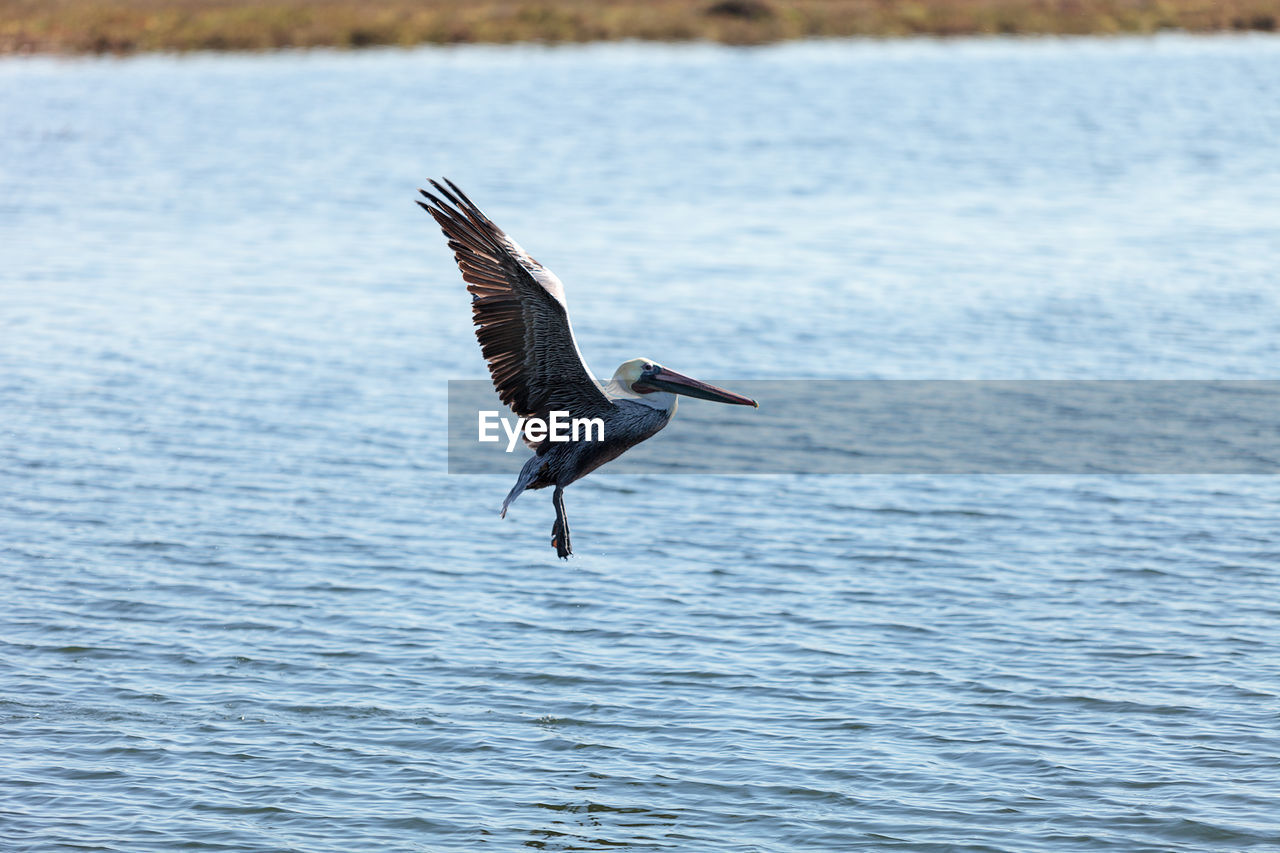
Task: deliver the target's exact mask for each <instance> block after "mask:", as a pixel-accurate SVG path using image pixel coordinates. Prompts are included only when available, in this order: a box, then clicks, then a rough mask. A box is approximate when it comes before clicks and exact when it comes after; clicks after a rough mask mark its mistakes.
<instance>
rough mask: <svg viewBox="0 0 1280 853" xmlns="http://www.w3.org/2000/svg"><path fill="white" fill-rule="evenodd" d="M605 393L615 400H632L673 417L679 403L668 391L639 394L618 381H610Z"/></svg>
mask: <svg viewBox="0 0 1280 853" xmlns="http://www.w3.org/2000/svg"><path fill="white" fill-rule="evenodd" d="M605 393H607V394H608V395H609V396H610V397H611V398H613V399H615V400H631V401H633V402H636V403H643V404H644V405H646V406H649V407H651V408H654V409H660V410H663V411H666V412H669V413H671V414H673V415H674V414H675V413H676V403H677V402H678V401H677V398H676V395H675V394H672V393H670V392H668V391H654V392H653V393H652V394H637V393H636V392H635V391H632V390H631V389H630V388H628V387H626V386H625V385H624V384H623V383H621V382H619V381H618V380H617V379H610V380H609V384H608V385H606V386H605Z"/></svg>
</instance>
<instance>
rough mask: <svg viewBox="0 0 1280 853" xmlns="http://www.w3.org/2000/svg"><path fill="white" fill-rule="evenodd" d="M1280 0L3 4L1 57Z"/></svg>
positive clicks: (763, 31) (1158, 16)
mask: <svg viewBox="0 0 1280 853" xmlns="http://www.w3.org/2000/svg"><path fill="white" fill-rule="evenodd" d="M1278 21H1280V0H701V2H697V1H696V0H695V1H694V2H689V0H172V1H171V2H164V0H0V53H27V52H53V53H130V52H134V51H148V50H169V51H186V50H262V49H268V48H280V47H318V46H333V47H365V46H369V45H405V46H408V45H415V44H453V43H461V42H498V43H502V42H522V41H535V42H586V41H607V40H614V39H645V40H655V41H685V40H690V39H706V40H710V41H718V42H724V43H728V44H761V43H765V42H773V41H781V40H784V39H795V38H807V37H820V36H900V35H943V36H947V35H968V34H1016V33H1025V34H1050V33H1061V34H1076V33H1079V34H1083V33H1150V32H1155V31H1157V30H1162V29H1181V30H1188V31H1192V32H1205V31H1215V30H1245V29H1253V30H1274V29H1275V28H1276V26H1277V22H1278Z"/></svg>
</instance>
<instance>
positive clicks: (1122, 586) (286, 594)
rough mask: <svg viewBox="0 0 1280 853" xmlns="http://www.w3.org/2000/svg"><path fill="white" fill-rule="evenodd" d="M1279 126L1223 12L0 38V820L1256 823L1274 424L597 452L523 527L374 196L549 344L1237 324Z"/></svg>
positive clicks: (1036, 838)
mask: <svg viewBox="0 0 1280 853" xmlns="http://www.w3.org/2000/svg"><path fill="white" fill-rule="evenodd" d="M1277 140H1280V40H1276V39H1274V38H1262V37H1258V38H1241V39H1236V38H1206V39H1188V38H1179V37H1169V38H1161V39H1157V40H1152V41H1126V40H1115V41H1088V40H1085V41H1053V40H1046V41H1038V42H1026V43H1023V42H964V41H961V42H948V43H929V42H921V43H914V42H903V43H813V44H802V45H787V46H781V47H773V48H765V49H753V50H740V49H728V48H719V47H710V46H685V47H674V48H669V47H658V46H627V45H622V46H617V45H615V46H605V47H585V48H563V49H539V48H509V49H490V48H474V49H457V50H422V51H413V52H397V51H388V52H368V53H355V54H340V53H326V52H317V53H309V54H283V55H263V56H248V57H243V56H226V57H223V56H193V57H188V58H170V57H157V58H140V59H130V60H125V61H117V60H106V61H96V60H95V61H52V60H6V61H4V62H0V261H2V262H0V285H2V286H0V566H2V572H3V574H2V577H3V597H2V599H0V641H2V643H0V732H3V748H2V749H0V847H3V849H5V850H55V849H56V850H63V849H77V850H114V851H152V850H155V851H168V850H227V851H278V850H299V851H356V850H396V851H400V850H404V851H408V850H414V851H469V850H476V849H494V850H510V849H518V848H521V847H532V848H540V849H547V850H605V849H618V850H633V851H647V850H690V851H703V850H707V851H711V850H714V851H792V850H796V851H798V850H806V851H808V850H812V851H829V850H845V849H872V850H879V849H884V850H893V849H903V850H907V849H916V850H939V849H952V850H1006V851H1051V850H1052V851H1057V850H1080V851H1086V850H1088V851H1093V850H1115V851H1139V850H1151V851H1157V850H1158V851H1166V850H1203V851H1224V850H1246V849H1248V850H1262V849H1280V769H1278V768H1280V734H1278V733H1277V721H1280V701H1278V696H1280V648H1278V645H1280V644H1278V642H1277V641H1278V640H1280V630H1278V626H1280V605H1278V604H1277V597H1278V596H1280V583H1278V579H1280V574H1278V570H1277V564H1278V563H1280V524H1278V523H1277V521H1278V519H1280V482H1278V481H1277V480H1276V479H1275V478H1272V477H1227V476H1217V477H1177V476H1165V477H1112V478H1107V477H1086V476H1041V477H1033V476H1026V477H996V476H989V477H973V476H969V477H960V476H951V477H946V476H928V475H918V476H909V477H822V476H771V477H755V478H753V477H708V476H658V475H648V476H631V477H627V476H612V477H611V476H608V475H606V474H605V473H603V472H601V473H600V474H597V475H593V476H592V477H591V478H589V479H587V480H586V481H584V482H582V483H580V484H577V485H575V486H573V487H572V488H571V489H570V490H569V491H568V493H567V499H568V508H569V513H570V516H571V518H572V520H573V523H574V544H575V548H576V551H577V552H578V553H577V556H576V557H575V558H574V559H573V560H572V561H570V562H569V563H567V564H566V563H561V562H559V561H557V560H556V559H555V557H554V553H553V552H552V550H551V549H550V548H549V547H548V538H549V537H548V534H549V530H550V526H551V520H552V511H551V506H550V501H549V500H548V499H547V496H546V493H545V492H538V493H531V494H528V495H526V496H525V497H523V498H522V499H521V500H520V501H519V502H518V503H517V504H516V505H515V507H514V508H513V511H512V514H511V515H510V516H509V517H508V518H507V519H505V520H499V519H498V517H497V508H498V505H499V504H500V502H501V498H502V497H503V495H504V494H505V492H506V490H507V488H508V486H509V480H508V479H507V478H505V477H494V476H485V477H460V476H447V475H446V474H445V473H444V469H445V444H444V429H445V413H444V404H445V390H446V382H447V380H448V379H450V378H469V377H477V376H483V366H482V364H481V361H480V357H479V352H478V348H477V347H476V344H475V341H474V339H473V337H472V335H471V331H470V316H469V313H470V312H469V308H468V304H467V297H466V295H465V293H464V292H463V290H462V286H461V283H460V281H459V279H458V274H457V271H456V269H455V268H454V267H453V265H452V261H451V258H450V255H449V252H448V251H447V250H446V248H445V247H444V245H443V241H442V240H441V238H440V236H439V234H438V232H436V231H435V230H434V228H433V227H432V224H431V223H430V221H429V220H428V219H427V217H426V216H425V215H424V214H423V213H422V212H421V211H420V210H418V209H417V208H416V207H415V206H414V205H413V190H414V188H415V187H416V186H418V185H420V184H421V183H422V182H423V181H424V180H425V179H426V178H427V177H429V176H436V175H441V174H445V175H449V176H450V177H452V178H454V179H455V180H457V181H458V182H459V183H460V184H462V185H463V186H464V187H465V188H466V189H467V190H468V191H469V192H470V193H471V194H472V195H473V197H474V198H476V200H477V201H479V202H480V203H481V204H482V205H483V206H484V207H485V208H486V209H487V211H488V212H489V213H490V215H491V216H492V217H493V218H494V219H495V220H497V221H498V222H499V223H500V224H502V225H503V226H504V227H506V228H507V230H509V231H510V232H511V233H512V234H513V235H514V236H516V238H517V239H519V240H520V241H521V242H522V243H523V244H524V245H525V246H526V247H527V248H529V249H530V251H531V252H533V254H534V255H535V256H537V257H538V258H539V259H540V260H542V261H543V262H544V263H546V264H548V265H549V266H550V267H551V268H552V269H554V270H555V271H556V272H558V273H559V275H560V276H561V278H563V279H564V281H565V282H566V285H567V287H568V291H569V298H570V304H571V305H572V306H573V311H574V320H575V326H576V328H577V331H578V337H579V342H580V344H581V346H582V348H583V351H584V353H585V354H586V356H587V358H588V360H589V361H591V363H592V365H593V366H594V367H595V369H596V370H597V372H600V373H605V374H608V373H611V372H612V369H613V367H614V365H616V364H618V363H619V362H621V361H622V360H624V359H626V358H629V357H631V356H634V355H636V354H644V355H648V356H653V357H657V358H659V359H661V360H662V361H663V362H664V363H666V364H669V365H671V366H672V367H675V368H676V369H678V370H682V371H686V372H689V373H691V374H693V375H702V376H707V377H714V378H718V379H724V380H730V379H733V378H735V377H738V378H742V379H779V378H792V377H808V378H872V377H874V378H891V379H893V378H930V379H957V378H992V379H1014V378H1129V379H1141V378H1169V379H1172V378H1182V379H1190V378H1224V379H1225V378H1244V379H1275V378H1278V377H1277V372H1276V365H1277V363H1280V296H1278V294H1280V287H1278V286H1280V277H1278V276H1280V274H1278V273H1277V270H1280V157H1278V156H1277V147H1276V144H1277ZM687 405H688V406H699V405H709V404H702V403H697V402H691V403H689V404H687ZM850 428H851V429H856V425H850ZM680 429H681V420H680V418H679V416H677V418H676V420H675V421H674V423H673V425H672V426H671V427H670V428H669V429H668V431H667V433H666V434H664V436H663V437H662V438H661V439H660V440H662V441H668V442H673V443H678V442H679V441H680ZM671 446H673V447H675V446H678V445H677V444H672V445H671ZM759 452H760V453H761V454H762V455H764V454H768V453H769V452H770V449H769V447H767V446H765V447H761V448H760V450H759Z"/></svg>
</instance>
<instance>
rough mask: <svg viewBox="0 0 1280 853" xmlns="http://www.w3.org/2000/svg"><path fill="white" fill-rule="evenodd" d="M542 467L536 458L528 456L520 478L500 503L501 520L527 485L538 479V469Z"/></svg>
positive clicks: (540, 461) (539, 460)
mask: <svg viewBox="0 0 1280 853" xmlns="http://www.w3.org/2000/svg"><path fill="white" fill-rule="evenodd" d="M541 467H542V460H541V459H539V458H538V457H537V456H530V457H529V461H528V462H526V463H524V467H523V468H521V469H520V477H519V479H517V480H516V484H515V485H514V486H512V487H511V491H509V492H507V498H506V500H504V501H503V502H502V516H501V517H502V518H506V517H507V507H509V506H511V504H512V503H514V502H515V499H516V498H518V497H520V493H521V492H523V491H524V490H525V489H527V488H529V484H530V483H532V482H533V481H534V480H536V479H537V478H538V469H539V468H541Z"/></svg>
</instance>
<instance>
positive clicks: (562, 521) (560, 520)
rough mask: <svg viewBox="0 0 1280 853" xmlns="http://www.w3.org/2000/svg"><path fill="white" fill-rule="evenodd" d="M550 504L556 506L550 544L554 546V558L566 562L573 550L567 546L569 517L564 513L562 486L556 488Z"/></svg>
mask: <svg viewBox="0 0 1280 853" xmlns="http://www.w3.org/2000/svg"><path fill="white" fill-rule="evenodd" d="M551 502H552V503H553V504H555V506H556V523H555V526H554V527H552V528H551V544H552V545H554V546H556V556H557V557H559V558H560V559H562V560H567V559H569V555H570V554H572V553H573V548H571V547H570V546H569V516H567V515H565V512H564V486H556V490H555V493H554V494H552V496H551Z"/></svg>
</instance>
